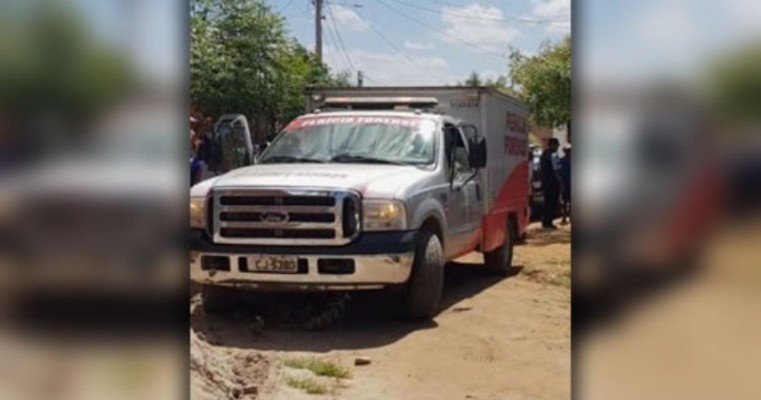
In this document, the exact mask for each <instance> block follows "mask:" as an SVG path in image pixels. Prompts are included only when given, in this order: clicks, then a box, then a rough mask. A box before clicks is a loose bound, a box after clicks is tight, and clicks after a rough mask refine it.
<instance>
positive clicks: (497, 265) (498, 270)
mask: <svg viewBox="0 0 761 400" xmlns="http://www.w3.org/2000/svg"><path fill="white" fill-rule="evenodd" d="M513 242H514V240H513V235H512V232H510V224H509V223H508V226H507V230H506V232H505V242H504V243H502V246H499V247H497V248H496V249H494V250H492V251H490V252H488V253H484V264H485V267H486V270H487V271H489V272H491V273H494V274H497V275H501V276H506V275H507V274H508V273H509V272H510V267H511V266H512V264H513V245H514V243H513Z"/></svg>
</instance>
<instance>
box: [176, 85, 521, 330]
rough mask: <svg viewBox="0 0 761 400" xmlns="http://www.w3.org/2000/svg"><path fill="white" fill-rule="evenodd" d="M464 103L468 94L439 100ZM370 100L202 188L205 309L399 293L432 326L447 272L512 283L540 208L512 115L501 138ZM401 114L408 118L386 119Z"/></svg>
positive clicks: (308, 123) (313, 117)
mask: <svg viewBox="0 0 761 400" xmlns="http://www.w3.org/2000/svg"><path fill="white" fill-rule="evenodd" d="M452 89H455V90H456V92H454V94H455V95H457V94H461V91H462V89H461V88H447V89H440V90H443V91H445V92H446V91H452ZM343 90H346V89H343ZM366 91H367V88H362V89H361V90H359V89H357V91H356V92H351V93H350V94H351V96H348V97H346V96H344V97H341V98H342V99H343V100H344V101H343V102H342V101H339V100H333V101H332V102H326V104H323V105H328V106H331V105H332V106H336V105H337V104H338V103H342V104H344V105H348V107H344V108H343V109H341V110H336V111H322V110H313V111H312V112H310V113H307V114H305V115H303V116H301V117H298V118H296V119H295V120H294V121H292V122H291V123H290V124H288V125H287V126H286V127H285V128H284V129H283V131H282V132H281V133H280V134H279V135H278V136H277V137H276V138H275V139H274V140H273V142H272V143H271V144H270V146H269V147H268V148H267V150H266V151H265V152H264V153H263V154H262V155H261V156H260V158H259V160H258V162H257V164H256V165H253V166H250V167H244V168H239V169H236V170H233V171H230V172H228V173H226V174H224V175H221V176H218V177H214V178H212V179H209V180H206V181H204V182H201V183H199V184H198V185H195V186H194V187H192V188H191V203H190V209H191V213H190V214H191V221H190V222H191V224H190V225H191V246H190V247H191V277H192V279H193V280H194V281H197V282H200V283H202V284H203V285H204V304H205V305H207V306H210V307H212V308H213V306H214V305H215V304H214V303H215V299H214V297H215V296H216V295H215V294H214V292H215V291H216V290H217V289H218V288H219V287H222V286H238V287H246V288H250V289H255V290H294V289H295V290H363V289H364V290H369V289H398V290H396V292H397V293H398V294H399V295H401V296H403V300H404V309H403V310H401V311H402V312H403V313H404V314H405V315H407V316H408V317H411V318H430V317H433V316H434V315H435V314H436V313H437V311H438V307H439V300H440V298H441V292H442V287H443V277H444V265H445V263H446V262H448V261H450V260H453V259H454V258H457V257H459V256H461V255H464V254H467V253H469V252H471V251H474V250H478V251H482V252H484V254H485V261H486V267H487V268H489V269H490V270H492V271H495V272H498V273H507V271H508V270H509V267H510V262H511V259H512V243H513V239H514V238H516V237H518V236H520V235H521V234H522V233H523V230H524V228H525V223H526V222H527V199H528V175H527V172H528V166H527V163H526V157H525V154H526V147H523V148H522V149H518V148H513V147H516V145H515V142H514V141H512V140H511V138H510V137H511V136H516V137H517V140H518V143H525V141H523V142H521V141H520V140H521V139H520V138H525V135H526V132H525V131H523V132H517V131H516V132H513V131H511V128H512V129H515V128H516V126H517V125H514V124H513V125H510V124H508V123H507V122H505V121H506V119H505V117H506V115H507V114H503V115H502V116H501V118H499V123H498V125H496V124H495V127H493V128H491V129H489V128H490V127H489V126H488V124H480V121H476V122H479V124H478V125H477V124H474V123H473V122H474V121H472V120H471V121H469V120H467V119H463V118H457V116H455V115H452V113H448V112H446V111H443V112H442V110H432V109H415V108H409V106H410V105H411V103H414V100H415V99H414V98H413V97H412V96H406V97H404V98H400V96H389V94H388V93H385V94H386V99H385V100H384V99H383V96H377V95H375V94H374V93H370V94H368V93H366ZM458 91H459V92H458ZM435 94H438V95H439V97H441V92H438V93H435ZM418 100H420V102H427V103H428V104H430V103H431V97H430V96H428V97H425V98H424V97H419V98H418ZM439 100H440V99H436V102H437V103H438V102H439ZM489 100H492V99H490V98H488V97H486V96H484V98H483V103H484V104H482V105H474V108H476V109H477V110H476V111H478V113H477V114H478V115H480V114H481V113H483V114H486V115H488V113H486V110H481V109H480V107H485V106H487V104H486V103H488V101H489ZM371 103H372V104H375V108H374V109H368V104H371ZM388 103H393V104H395V105H396V106H398V105H399V103H403V104H402V105H403V106H405V108H407V109H406V110H398V109H393V108H391V109H390V108H386V107H385V106H381V107H379V106H378V105H379V104H381V105H382V104H388ZM503 103H504V102H503ZM413 105H414V104H413ZM396 106H395V107H396ZM328 108H330V107H328ZM339 108H340V107H339ZM379 108H380V109H379ZM495 109H496V108H495ZM500 111H504V110H500ZM519 111H522V109H519ZM508 114H509V113H508ZM511 115H512V114H511ZM515 115H517V114H515ZM524 115H525V114H524ZM491 120H493V121H498V120H497V118H491ZM479 125H480V126H479ZM497 126H499V128H497ZM481 127H483V128H487V129H479V128H481ZM489 135H491V136H489ZM490 146H493V147H494V149H492V150H493V151H494V153H495V154H496V155H497V156H492V157H490V153H489V151H490V150H489V147H490ZM503 152H505V153H503ZM513 153H515V156H512V154H513ZM505 154H508V155H507V156H505ZM500 155H502V157H499V156H500ZM487 158H489V160H487ZM508 161H509V162H508ZM513 161H514V162H513ZM490 163H491V165H492V168H489V165H490ZM510 182H512V183H510ZM220 303H221V302H220Z"/></svg>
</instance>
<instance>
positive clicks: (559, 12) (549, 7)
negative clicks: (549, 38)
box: [527, 0, 571, 33]
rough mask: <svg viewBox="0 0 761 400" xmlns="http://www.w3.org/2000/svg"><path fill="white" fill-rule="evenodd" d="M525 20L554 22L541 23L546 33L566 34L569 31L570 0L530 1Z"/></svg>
mask: <svg viewBox="0 0 761 400" xmlns="http://www.w3.org/2000/svg"><path fill="white" fill-rule="evenodd" d="M531 4H532V8H531V12H530V14H529V15H528V16H527V19H535V20H541V21H554V22H548V23H543V25H544V26H545V28H546V30H547V32H553V33H567V32H569V31H570V29H571V0H531Z"/></svg>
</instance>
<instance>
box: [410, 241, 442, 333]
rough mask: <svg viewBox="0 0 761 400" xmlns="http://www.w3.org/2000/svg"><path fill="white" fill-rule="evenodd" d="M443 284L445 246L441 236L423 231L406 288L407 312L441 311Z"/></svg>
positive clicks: (425, 315) (414, 315)
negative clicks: (443, 246)
mask: <svg viewBox="0 0 761 400" xmlns="http://www.w3.org/2000/svg"><path fill="white" fill-rule="evenodd" d="M443 287H444V250H443V248H442V245H441V240H440V239H439V237H438V236H436V235H434V234H433V233H431V232H427V231H422V232H420V236H419V238H418V242H417V246H416V249H415V261H414V262H413V265H412V274H411V275H410V279H409V281H408V282H407V287H406V290H405V316H406V317H407V318H409V319H417V320H420V319H430V318H433V317H434V316H435V315H436V313H437V312H438V311H439V302H440V301H441V292H442V289H443Z"/></svg>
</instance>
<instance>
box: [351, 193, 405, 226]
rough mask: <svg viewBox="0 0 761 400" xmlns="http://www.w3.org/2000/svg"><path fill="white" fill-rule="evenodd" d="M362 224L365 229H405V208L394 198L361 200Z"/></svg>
mask: <svg viewBox="0 0 761 400" xmlns="http://www.w3.org/2000/svg"><path fill="white" fill-rule="evenodd" d="M362 211H363V213H362V214H363V216H362V226H363V228H364V230H365V231H395V230H404V229H407V210H406V209H405V208H404V204H403V203H402V202H399V201H394V200H365V201H363V202H362Z"/></svg>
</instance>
